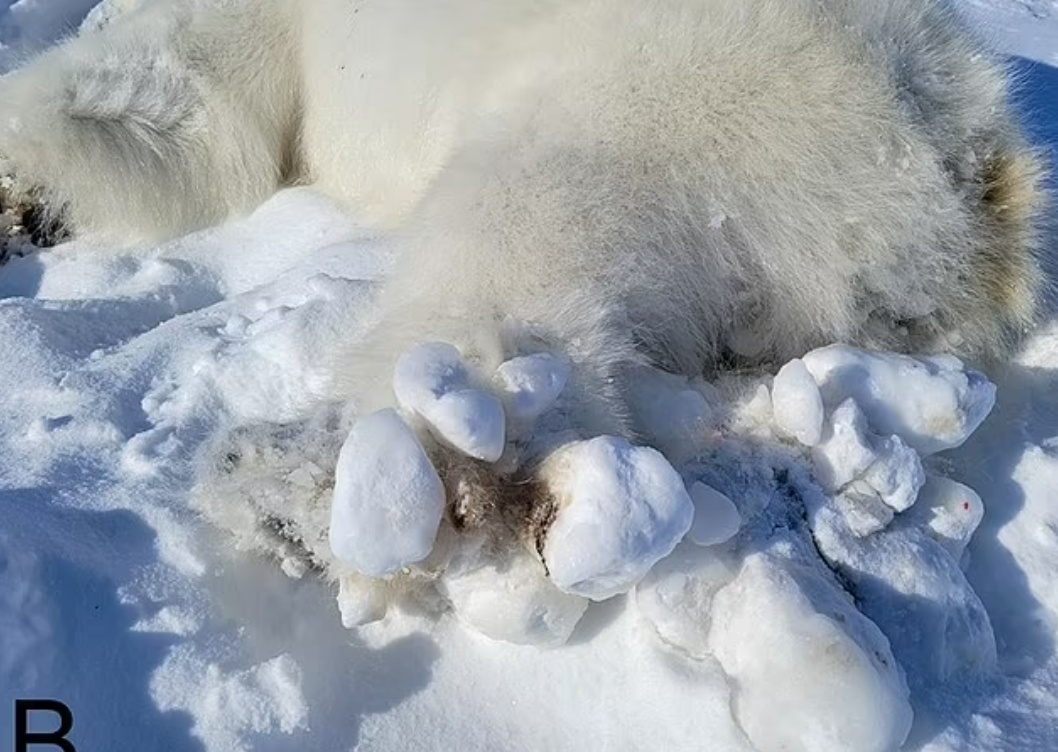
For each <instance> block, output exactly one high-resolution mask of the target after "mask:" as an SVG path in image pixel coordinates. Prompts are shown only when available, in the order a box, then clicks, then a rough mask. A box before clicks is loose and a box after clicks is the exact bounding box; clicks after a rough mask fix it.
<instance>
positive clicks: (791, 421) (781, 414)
mask: <svg viewBox="0 0 1058 752" xmlns="http://www.w3.org/2000/svg"><path fill="white" fill-rule="evenodd" d="M771 404H772V413H773V415H774V419H775V425H776V426H777V427H778V428H779V430H780V431H781V432H782V433H784V434H786V435H787V436H792V437H794V438H795V439H797V440H798V441H799V442H801V443H802V444H804V445H805V446H815V445H816V444H818V443H819V440H820V439H821V438H822V435H823V397H822V395H820V393H819V387H818V386H817V385H816V382H815V379H813V378H812V374H810V373H809V372H808V369H807V368H805V364H804V361H802V360H799V359H796V358H795V359H794V360H791V361H790V362H789V363H787V364H786V365H784V366H783V367H782V368H781V369H779V372H778V373H777V374H776V375H775V381H774V382H773V383H772V386H771Z"/></svg>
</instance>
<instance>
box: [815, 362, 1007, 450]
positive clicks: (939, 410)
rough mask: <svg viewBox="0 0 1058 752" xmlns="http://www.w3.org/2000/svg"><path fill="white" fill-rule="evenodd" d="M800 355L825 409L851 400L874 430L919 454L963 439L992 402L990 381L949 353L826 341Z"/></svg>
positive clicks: (954, 443) (955, 443) (945, 447)
mask: <svg viewBox="0 0 1058 752" xmlns="http://www.w3.org/2000/svg"><path fill="white" fill-rule="evenodd" d="M803 360H804V364H805V367H806V368H807V369H808V371H809V372H810V373H811V374H812V376H813V377H814V378H815V380H816V383H817V384H819V388H820V392H821V393H822V395H823V403H824V405H825V406H826V407H827V408H830V409H832V408H834V407H837V406H838V405H840V404H841V403H842V402H844V401H845V400H847V399H849V398H852V399H854V400H855V401H856V403H857V404H858V405H859V407H860V409H861V410H862V411H863V412H864V413H865V414H866V416H867V419H868V421H869V422H870V424H871V426H872V427H873V428H874V429H875V430H876V431H877V432H879V433H881V434H882V435H885V436H888V435H893V434H895V435H896V436H899V437H900V438H901V439H903V440H904V442H905V443H906V444H907V445H908V446H910V447H911V448H912V449H914V450H915V451H916V452H918V453H919V454H920V455H922V456H926V455H930V454H934V453H936V452H940V451H942V450H944V449H951V448H953V447H957V446H959V445H960V444H962V443H963V442H964V441H965V440H966V439H967V437H968V436H969V435H970V434H971V433H973V432H974V430H976V428H977V427H978V426H979V425H980V424H981V422H982V421H983V420H984V419H985V417H986V416H987V415H988V413H989V412H990V411H991V409H992V406H993V404H994V403H995V386H994V385H993V384H992V383H991V382H990V381H988V380H987V379H986V378H985V377H984V376H983V375H981V374H980V373H978V372H976V371H973V370H971V369H968V368H966V367H965V366H964V365H963V363H962V361H960V360H959V359H958V358H954V357H951V356H935V357H910V356H907V355H897V354H894V353H880V352H867V351H864V350H857V349H855V348H852V347H846V346H844V345H831V346H829V347H823V348H820V349H818V350H813V351H812V352H810V353H808V354H807V355H805V356H804V358H803Z"/></svg>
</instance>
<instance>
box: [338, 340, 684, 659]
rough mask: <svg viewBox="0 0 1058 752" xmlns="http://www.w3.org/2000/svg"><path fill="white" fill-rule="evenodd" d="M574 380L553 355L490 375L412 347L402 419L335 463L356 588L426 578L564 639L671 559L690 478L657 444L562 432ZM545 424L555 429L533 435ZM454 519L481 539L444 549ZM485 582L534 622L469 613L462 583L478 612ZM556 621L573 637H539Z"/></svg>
mask: <svg viewBox="0 0 1058 752" xmlns="http://www.w3.org/2000/svg"><path fill="white" fill-rule="evenodd" d="M569 375H570V368H569V365H568V364H567V363H566V362H565V361H564V360H563V359H561V358H559V357H556V356H554V355H551V354H548V353H537V354H533V355H528V356H522V357H517V358H513V359H511V360H508V361H506V362H504V363H503V364H501V365H500V366H499V368H497V369H496V371H495V373H493V374H481V373H477V372H476V371H475V370H474V369H472V368H471V366H470V365H469V364H468V363H467V362H466V361H465V360H464V358H463V357H462V355H461V354H460V352H459V351H458V350H457V349H456V348H454V347H452V346H451V345H447V344H442V343H428V344H423V345H419V346H417V347H415V348H413V349H412V350H410V351H409V352H408V353H406V354H405V355H404V356H403V357H402V358H401V359H400V360H399V362H398V363H397V366H396V369H395V371H394V384H393V386H394V393H395V395H396V397H397V402H398V404H399V406H400V410H399V411H398V410H397V409H385V410H381V411H379V412H376V413H372V414H370V415H367V416H364V417H362V418H361V419H360V420H359V421H358V422H357V423H356V425H355V426H354V427H353V429H352V430H351V432H350V433H349V436H348V438H347V440H346V442H345V445H344V446H343V448H342V451H341V455H340V457H339V460H338V466H337V471H336V478H335V491H334V498H333V504H332V509H331V526H330V544H331V550H332V552H333V554H334V556H335V558H336V560H337V561H338V563H339V567H340V568H345V570H346V573H347V576H348V577H350V578H351V579H349V582H350V583H351V582H354V581H357V582H359V581H360V579H359V578H362V577H363V576H366V577H368V578H376V579H382V578H392V577H393V576H394V575H397V574H398V573H402V572H403V573H407V572H409V571H416V570H422V571H429V572H430V573H431V574H430V576H432V577H436V578H438V579H439V580H440V583H439V589H440V590H441V592H443V593H445V594H446V595H447V596H448V599H449V601H450V602H451V604H452V605H453V607H454V609H455V610H456V612H457V614H458V615H459V616H460V618H461V619H463V620H464V621H466V622H469V623H470V624H471V626H476V627H478V628H479V629H481V631H484V632H485V633H486V634H492V633H493V632H499V633H500V634H502V635H503V636H504V639H513V640H514V641H543V642H558V641H564V639H565V637H566V636H568V632H569V630H571V629H572V627H573V625H575V623H576V620H577V618H579V613H580V612H582V611H583V608H584V605H583V601H582V599H583V598H588V599H591V600H603V599H605V598H609V597H612V596H614V595H617V594H620V593H624V592H627V591H628V590H629V589H630V588H632V587H633V586H634V585H635V584H636V583H637V582H638V581H639V580H640V579H642V578H643V576H645V574H646V573H647V572H648V571H649V570H650V568H651V567H652V566H653V565H654V564H655V563H656V562H657V561H658V560H660V559H661V558H663V557H665V556H667V555H668V554H669V553H670V552H671V551H672V549H673V548H674V547H675V546H676V544H677V543H678V542H679V541H680V540H681V539H682V538H683V536H684V535H685V534H686V533H687V531H688V529H689V528H690V526H691V522H692V518H693V515H694V506H693V504H692V502H691V500H690V498H689V496H688V493H687V490H686V488H685V487H684V484H683V480H682V479H681V477H680V475H679V474H678V473H677V472H676V471H675V470H674V469H673V467H672V466H671V465H670V464H669V462H668V460H666V459H665V458H664V456H662V455H661V454H660V453H659V452H657V451H656V450H653V449H650V448H647V447H640V446H635V445H633V444H631V443H630V442H629V441H627V440H626V439H624V438H620V437H614V436H595V437H591V438H587V439H585V438H583V436H581V435H580V434H578V433H577V431H576V427H575V426H568V430H566V431H565V432H563V431H558V432H555V431H553V430H552V428H553V426H554V425H561V420H550V419H549V418H548V416H549V415H550V414H551V413H555V412H558V413H561V411H562V410H563V401H562V399H561V397H562V394H563V389H564V388H565V386H566V383H567V380H568V378H569ZM540 424H543V425H546V426H547V429H546V430H542V431H536V430H535V427H536V426H538V425H540ZM446 519H447V520H448V522H449V525H448V526H447V530H449V531H461V532H462V533H463V535H462V538H463V539H464V540H465V541H472V543H468V544H467V545H463V544H462V543H460V542H458V541H459V538H460V536H447V538H452V539H454V540H456V542H455V543H453V542H452V540H446V542H444V543H443V544H442V543H439V542H438V541H440V540H442V539H446V536H445V535H444V534H443V533H442V534H440V535H439V533H441V531H444V530H445V529H446V527H445V520H446ZM482 541H485V543H484V544H482ZM442 549H447V550H442ZM468 552H469V553H468ZM526 557H529V559H530V560H533V561H532V562H527V561H526ZM453 562H455V564H453ZM519 562H520V563H519ZM450 565H451V566H450ZM449 570H451V572H449ZM511 571H517V572H519V573H520V575H519V577H520V580H524V582H522V583H521V585H520V586H519V587H518V588H513V587H511V586H510V583H509V581H508V582H507V583H506V584H504V579H505V578H506V579H507V580H509V576H508V575H509V574H510V572H511ZM482 572H486V573H488V572H493V573H494V574H495V577H494V578H493V579H495V580H496V585H497V587H496V588H495V592H494V595H495V596H496V598H497V599H501V600H508V601H510V600H511V599H514V600H516V601H518V602H519V603H520V605H518V606H517V607H512V605H511V603H506V604H501V603H497V604H496V605H497V608H506V611H505V613H508V614H512V613H520V614H523V615H524V616H525V620H526V622H525V624H520V625H519V624H515V625H512V624H504V625H503V626H502V628H497V627H496V626H495V625H494V624H493V623H492V617H489V620H488V621H487V623H482V624H478V623H476V621H477V616H480V615H481V614H484V613H486V612H487V611H488V610H487V609H486V610H482V609H479V608H468V609H462V608H461V605H467V604H461V601H462V600H465V599H463V598H462V597H461V594H462V595H465V594H466V592H465V591H466V588H462V587H460V586H459V584H458V583H459V582H460V581H462V580H466V578H467V577H468V576H472V577H473V578H474V582H475V588H474V591H475V592H474V598H473V601H474V603H477V602H478V601H480V599H481V592H482V590H481V588H482V587H485V586H484V585H483V584H482V582H483V580H487V579H488V578H485V577H483V576H482ZM339 574H340V575H341V574H343V573H339ZM530 575H531V576H530ZM448 580H451V582H448ZM345 584H348V583H345V582H343V585H345ZM361 584H362V583H361ZM350 587H351V585H350ZM359 589H363V588H362V587H360V588H359ZM486 589H487V588H486ZM345 595H346V596H348V594H345ZM526 599H528V601H527V603H521V601H523V600H526ZM347 600H355V599H350V598H348V597H347ZM571 604H576V608H574V607H573V605H571ZM555 609H558V611H559V613H558V614H557V615H556V613H553V612H555ZM572 611H576V612H577V614H576V618H571V614H572ZM567 612H568V613H567ZM373 613H377V609H374V610H373ZM541 614H545V617H541ZM541 619H543V621H541ZM545 622H546V623H554V624H557V625H559V626H557V627H555V629H560V631H561V632H562V634H560V635H556V634H555V630H554V629H551V630H548V631H546V633H545V634H543V635H537V634H535V633H534V632H533V630H537V631H539V624H541V623H545ZM538 638H539V639H538ZM559 638H560V639H559Z"/></svg>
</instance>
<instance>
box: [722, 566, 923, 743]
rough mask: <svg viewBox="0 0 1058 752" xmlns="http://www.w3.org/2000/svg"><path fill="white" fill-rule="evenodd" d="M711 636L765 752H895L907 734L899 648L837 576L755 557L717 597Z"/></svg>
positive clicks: (751, 732)
mask: <svg viewBox="0 0 1058 752" xmlns="http://www.w3.org/2000/svg"><path fill="white" fill-rule="evenodd" d="M709 640H710V643H711V645H712V649H713V654H714V655H715V656H716V658H717V660H718V661H719V662H720V665H721V666H722V667H723V669H724V672H725V673H726V674H727V675H728V676H729V677H730V679H731V684H732V686H733V687H734V688H735V690H736V692H737V697H736V700H735V702H734V703H733V707H734V708H735V712H736V714H737V716H738V720H739V723H740V725H741V726H742V728H743V730H745V732H746V735H747V736H748V737H749V739H750V741H751V742H752V744H753V747H754V748H755V749H758V750H760V752H847V751H848V750H856V752H890V751H891V750H894V749H897V748H899V747H900V745H901V744H902V743H903V742H904V739H905V738H906V737H907V734H908V731H909V729H910V728H911V719H912V712H911V706H910V704H909V702H908V689H907V685H906V684H905V682H904V678H903V674H902V673H901V671H900V669H899V668H898V666H897V663H896V660H895V659H894V658H893V654H892V653H891V652H890V650H889V644H888V642H887V641H886V639H885V636H884V635H883V634H882V633H881V631H879V629H878V628H877V627H876V626H875V625H874V624H873V623H871V622H870V621H869V620H868V619H866V618H865V617H864V616H863V615H862V614H861V613H860V612H859V611H857V610H856V608H855V606H854V605H853V604H852V601H851V599H849V598H848V596H847V595H846V594H845V593H844V592H842V591H841V590H840V589H839V588H838V587H837V586H836V584H835V583H834V582H833V580H832V579H830V577H829V575H825V574H823V573H820V572H817V571H816V570H814V569H811V568H809V567H808V566H805V565H798V564H796V563H793V562H790V561H787V560H785V559H782V558H779V557H773V556H769V555H762V554H755V555H752V556H750V557H749V558H748V559H747V560H746V563H745V565H744V566H743V568H742V571H741V572H740V573H739V575H738V577H737V578H736V579H735V580H734V581H733V582H732V583H731V584H730V585H728V586H727V587H725V588H723V589H722V590H720V592H718V593H717V594H716V595H715V596H714V598H713V613H712V629H711V631H710V635H709Z"/></svg>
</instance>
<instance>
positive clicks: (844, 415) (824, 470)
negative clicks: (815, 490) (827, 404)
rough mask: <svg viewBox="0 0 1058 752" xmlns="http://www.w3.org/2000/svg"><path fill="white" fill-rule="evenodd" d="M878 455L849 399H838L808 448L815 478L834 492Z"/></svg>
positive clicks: (858, 409)
mask: <svg viewBox="0 0 1058 752" xmlns="http://www.w3.org/2000/svg"><path fill="white" fill-rule="evenodd" d="M877 458H878V454H877V453H876V452H875V451H874V449H872V448H871V446H870V443H869V441H868V439H867V420H866V418H865V417H864V415H863V412H862V411H861V410H860V408H859V406H858V405H857V404H856V402H855V401H853V400H852V399H847V400H845V401H844V402H842V403H841V404H840V405H839V406H838V408H837V410H835V411H834V414H833V415H831V416H830V423H829V425H828V426H827V430H826V432H825V433H824V435H823V440H822V441H821V442H820V443H819V444H817V445H816V447H815V448H814V449H813V450H812V460H813V462H814V463H815V475H816V480H818V481H819V483H820V485H822V486H823V488H825V489H826V490H827V491H831V492H833V491H837V490H838V489H839V488H841V487H843V486H845V485H847V484H848V483H850V482H851V481H853V480H855V479H856V478H858V477H860V475H862V474H863V472H864V471H865V470H866V469H867V468H868V467H870V466H871V464H872V463H874V461H875V460H876V459H877Z"/></svg>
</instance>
